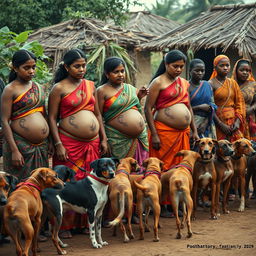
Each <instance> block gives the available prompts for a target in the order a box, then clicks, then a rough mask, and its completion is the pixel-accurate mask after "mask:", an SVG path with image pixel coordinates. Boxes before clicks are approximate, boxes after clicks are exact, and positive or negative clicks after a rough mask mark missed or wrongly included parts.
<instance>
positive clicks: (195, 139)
mask: <svg viewBox="0 0 256 256" xmlns="http://www.w3.org/2000/svg"><path fill="white" fill-rule="evenodd" d="M191 138H192V140H193V141H197V140H199V139H200V138H199V136H198V133H197V131H193V132H192V137H191Z"/></svg>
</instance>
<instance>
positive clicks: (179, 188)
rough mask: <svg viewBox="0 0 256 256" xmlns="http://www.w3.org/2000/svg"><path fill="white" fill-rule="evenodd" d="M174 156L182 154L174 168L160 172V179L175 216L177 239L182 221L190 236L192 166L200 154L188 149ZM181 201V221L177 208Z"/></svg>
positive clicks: (179, 235) (179, 236)
mask: <svg viewBox="0 0 256 256" xmlns="http://www.w3.org/2000/svg"><path fill="white" fill-rule="evenodd" d="M176 156H183V157H184V158H183V159H182V161H181V163H180V164H178V165H177V166H176V167H175V168H173V169H170V170H169V171H167V172H165V173H163V174H162V177H161V181H162V184H163V186H165V188H167V189H168V190H169V195H170V200H171V205H172V208H173V211H174V214H175V217H176V225H177V229H178V233H177V235H176V238H177V239H180V238H181V228H183V226H184V221H186V222H187V228H188V235H187V238H189V237H191V236H192V229H191V214H192V210H193V200H192V198H191V195H190V193H191V191H192V187H193V178H192V173H193V168H194V164H195V162H196V160H197V159H198V158H199V157H200V154H198V153H197V152H193V151H190V150H181V151H180V152H178V153H177V154H176ZM180 202H182V203H183V218H182V222H181V221H180V219H179V215H178V209H179V203H180Z"/></svg>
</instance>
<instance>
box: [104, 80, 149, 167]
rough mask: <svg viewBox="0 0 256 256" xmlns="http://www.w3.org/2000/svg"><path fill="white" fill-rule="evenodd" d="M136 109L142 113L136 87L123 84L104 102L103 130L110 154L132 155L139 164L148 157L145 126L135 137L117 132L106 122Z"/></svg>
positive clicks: (119, 155) (118, 156)
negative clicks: (121, 87)
mask: <svg viewBox="0 0 256 256" xmlns="http://www.w3.org/2000/svg"><path fill="white" fill-rule="evenodd" d="M129 109H136V110H137V111H139V112H140V113H141V114H142V110H141V105H140V102H139V99H138V97H137V94H136V88H135V87H133V86H132V85H130V84H124V86H123V89H121V90H119V91H118V92H117V93H116V94H115V95H114V96H113V97H111V98H110V99H108V100H106V101H105V103H104V110H103V118H104V121H105V132H106V135H107V138H108V144H109V146H110V148H111V153H112V156H114V157H117V158H119V159H121V158H124V157H133V158H135V159H136V160H137V161H138V163H139V164H142V162H143V160H144V159H146V158H147V157H148V135H147V129H146V127H145V128H144V130H143V131H142V132H141V133H140V135H139V136H138V137H137V138H130V137H128V136H127V135H125V134H123V133H121V132H119V131H118V130H116V129H115V128H113V127H112V126H109V125H108V124H107V123H108V122H109V121H110V120H112V119H114V118H116V117H117V116H119V115H120V114H122V113H124V112H126V111H127V110H129Z"/></svg>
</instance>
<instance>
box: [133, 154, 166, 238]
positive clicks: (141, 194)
mask: <svg viewBox="0 0 256 256" xmlns="http://www.w3.org/2000/svg"><path fill="white" fill-rule="evenodd" d="M163 164H164V163H163V162H162V161H161V160H159V159H158V158H156V157H150V158H147V159H146V160H144V162H143V166H144V167H145V168H146V171H145V177H144V179H143V180H141V181H140V184H139V183H138V182H137V181H134V184H135V186H136V187H137V189H138V190H137V211H138V215H139V218H140V224H139V225H140V239H141V240H143V239H144V225H143V219H142V214H143V210H144V209H143V206H145V212H146V218H145V225H146V229H147V230H149V227H148V215H149V211H150V208H152V209H153V213H154V240H153V241H154V242H158V241H159V236H158V225H159V217H160V204H159V199H160V196H161V191H162V185H161V182H160V177H161V168H162V167H163Z"/></svg>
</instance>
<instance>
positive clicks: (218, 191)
mask: <svg viewBox="0 0 256 256" xmlns="http://www.w3.org/2000/svg"><path fill="white" fill-rule="evenodd" d="M215 203H216V213H217V215H218V216H220V181H218V182H217V183H216V199H215Z"/></svg>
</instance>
